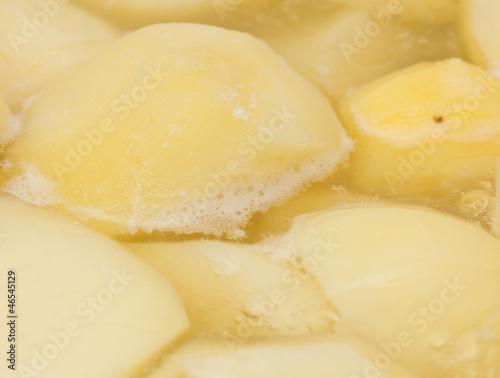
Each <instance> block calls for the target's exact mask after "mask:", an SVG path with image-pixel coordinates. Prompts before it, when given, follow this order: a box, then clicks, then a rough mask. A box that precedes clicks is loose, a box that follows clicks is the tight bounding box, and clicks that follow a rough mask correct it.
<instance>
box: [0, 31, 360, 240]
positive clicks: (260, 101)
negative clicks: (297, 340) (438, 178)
mask: <svg viewBox="0 0 500 378" xmlns="http://www.w3.org/2000/svg"><path fill="white" fill-rule="evenodd" d="M109 67H113V69H112V70H109ZM95 83H99V85H98V86H96V85H95ZM82 96H83V97H82ZM82 98H83V99H84V101H82ZM350 145H351V141H350V139H349V138H347V136H346V134H345V131H344V130H343V129H342V126H341V124H340V122H339V120H338V118H337V117H336V115H335V113H334V112H333V110H332V108H331V106H330V104H329V103H328V100H327V99H326V97H324V96H323V95H322V94H321V93H320V91H319V90H318V89H317V88H315V87H314V86H313V85H312V84H311V83H309V82H308V81H307V80H305V79H304V78H302V77H301V76H300V75H298V74H297V73H296V72H295V71H293V70H292V69H291V68H290V67H289V66H288V65H287V64H286V63H285V62H284V61H283V60H282V59H281V58H280V57H279V56H277V55H276V54H275V53H274V52H273V51H272V50H271V49H270V48H269V47H267V46H266V45H265V44H263V43H262V42H260V41H259V40H257V39H255V38H254V37H252V36H250V35H248V34H243V33H238V32H233V31H227V30H224V29H220V28H215V27H209V26H203V25H194V24H163V25H154V26H151V27H147V28H144V29H141V30H139V31H136V32H134V33H131V34H129V35H127V36H126V37H124V38H122V39H120V40H118V41H116V42H114V43H113V44H112V46H111V47H109V48H108V49H106V50H105V51H104V52H103V53H101V54H98V55H97V56H95V57H94V58H93V59H91V60H90V61H89V62H87V63H86V64H84V65H82V66H80V67H79V68H78V69H77V70H75V71H74V72H73V73H71V74H70V75H68V76H67V77H65V78H64V80H63V81H61V82H59V84H58V85H55V86H54V87H52V88H51V89H49V90H48V91H46V92H44V93H43V95H41V96H40V97H39V98H38V99H37V100H36V101H35V102H34V103H33V105H32V106H31V107H30V109H29V111H28V113H27V116H26V120H25V122H24V125H23V132H22V133H21V135H20V137H19V138H18V140H17V141H16V142H15V143H13V144H12V145H10V146H9V148H8V149H7V150H6V154H5V156H6V158H7V159H8V160H9V162H11V163H12V167H11V168H10V170H8V171H6V173H7V175H8V176H9V177H10V178H11V180H10V181H8V182H6V183H5V184H4V185H3V190H4V191H7V192H9V193H12V194H14V195H17V196H19V197H21V198H22V199H24V200H26V201H28V202H32V203H36V204H38V205H52V206H54V207H57V208H61V209H64V210H65V211H67V212H69V213H71V214H72V215H74V216H76V217H77V218H79V219H82V220H84V221H86V222H88V223H90V224H92V225H94V226H95V227H97V228H98V229H99V230H101V231H103V232H105V233H108V234H110V235H113V236H115V235H118V234H125V235H129V234H131V233H132V234H133V233H134V232H137V231H139V230H142V231H146V232H151V231H154V230H161V231H174V232H178V233H195V232H196V233H205V234H216V235H221V234H227V235H229V236H231V237H237V236H241V234H242V231H241V228H242V227H243V226H244V225H245V224H246V222H247V221H248V219H249V217H250V216H251V215H252V213H254V212H256V211H263V210H265V209H267V208H269V207H270V206H271V205H272V204H275V203H277V202H278V203H279V202H280V201H283V200H285V199H286V198H288V197H290V196H292V195H294V194H296V193H297V192H298V191H300V189H301V188H302V187H303V185H304V184H305V183H308V182H310V181H316V180H320V179H321V178H323V177H325V176H326V175H329V174H330V173H331V172H332V171H333V169H334V167H335V165H336V164H337V163H339V161H340V160H341V159H342V158H343V157H344V155H345V153H346V152H347V151H348V150H349V148H350Z"/></svg>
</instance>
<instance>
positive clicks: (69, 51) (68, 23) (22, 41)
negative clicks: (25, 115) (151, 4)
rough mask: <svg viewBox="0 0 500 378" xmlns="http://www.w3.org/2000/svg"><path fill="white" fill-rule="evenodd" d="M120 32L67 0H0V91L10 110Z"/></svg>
mask: <svg viewBox="0 0 500 378" xmlns="http://www.w3.org/2000/svg"><path fill="white" fill-rule="evenodd" d="M119 35H120V33H119V31H118V30H117V29H116V28H115V27H113V26H111V25H109V24H108V23H106V22H105V21H103V20H101V19H99V18H97V17H95V16H92V15H91V14H88V13H87V12H85V11H83V10H81V9H79V8H78V7H76V6H74V5H72V4H69V2H68V1H67V0H64V1H63V0H39V1H34V0H4V1H1V2H0V93H2V94H3V95H4V97H5V100H6V101H7V104H8V105H9V106H10V108H11V110H12V111H19V110H21V109H22V108H23V107H25V106H26V101H27V100H28V99H29V98H30V97H31V96H33V95H34V94H36V93H37V92H38V91H40V90H41V89H43V88H45V87H46V86H48V85H50V84H52V82H53V81H54V80H55V79H57V78H59V77H61V76H63V75H65V74H67V73H69V72H71V71H72V70H73V69H74V68H75V67H76V66H78V65H79V64H81V63H82V62H83V61H85V60H88V59H89V58H90V57H91V56H93V55H94V54H95V53H97V52H98V51H100V50H101V49H102V48H103V47H105V46H107V45H108V44H109V43H110V42H111V41H113V40H114V39H115V38H117V37H118V36H119Z"/></svg>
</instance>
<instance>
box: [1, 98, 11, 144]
mask: <svg viewBox="0 0 500 378" xmlns="http://www.w3.org/2000/svg"><path fill="white" fill-rule="evenodd" d="M9 114H10V110H9V107H8V106H7V104H6V103H5V101H4V99H3V97H2V96H1V95H0V141H2V142H3V134H4V132H5V128H6V124H7V116H8V115H9ZM3 147H4V146H1V147H0V152H2V151H3Z"/></svg>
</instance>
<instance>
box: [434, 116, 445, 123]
mask: <svg viewBox="0 0 500 378" xmlns="http://www.w3.org/2000/svg"><path fill="white" fill-rule="evenodd" d="M443 121H444V119H443V117H442V116H434V122H436V123H441V122H443Z"/></svg>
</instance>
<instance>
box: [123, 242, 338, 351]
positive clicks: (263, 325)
mask: <svg viewBox="0 0 500 378" xmlns="http://www.w3.org/2000/svg"><path fill="white" fill-rule="evenodd" d="M124 246H126V247H127V248H129V249H130V250H132V251H133V252H135V253H136V254H137V255H138V256H139V257H141V258H144V259H145V260H147V261H149V262H150V263H151V264H152V265H154V266H155V267H156V268H157V269H158V270H159V271H160V272H161V273H163V274H164V275H165V276H166V277H167V278H168V279H169V281H170V282H171V283H172V285H173V287H174V288H175V290H176V291H177V292H178V293H179V295H180V296H181V298H182V300H183V301H184V304H185V306H186V310H187V312H188V315H189V317H190V320H191V326H192V328H191V331H192V332H191V333H193V334H194V335H196V336H218V337H226V338H228V339H230V340H237V341H241V340H247V339H250V338H255V337H270V336H279V335H307V334H312V333H320V332H323V333H325V332H329V331H331V330H332V329H333V328H332V325H333V322H334V321H335V319H336V313H335V310H334V309H333V307H332V306H331V305H330V304H329V303H328V300H327V299H326V297H325V296H324V292H323V291H322V290H321V289H320V287H319V286H318V284H317V282H315V281H314V280H312V279H311V277H309V276H307V275H306V274H305V273H304V272H301V271H299V270H297V269H296V268H294V267H293V266H292V265H287V264H282V263H279V262H277V261H273V260H271V259H270V258H268V257H267V256H265V255H263V254H262V253H261V252H258V251H256V250H255V249H254V247H252V246H246V245H239V244H232V243H222V242H218V241H197V242H184V243H135V244H134V243H127V244H124Z"/></svg>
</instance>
